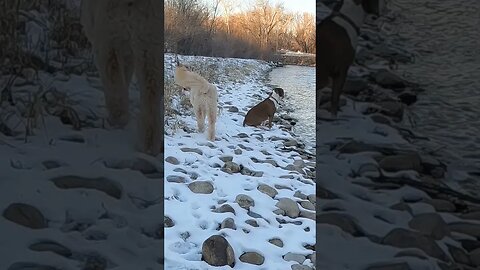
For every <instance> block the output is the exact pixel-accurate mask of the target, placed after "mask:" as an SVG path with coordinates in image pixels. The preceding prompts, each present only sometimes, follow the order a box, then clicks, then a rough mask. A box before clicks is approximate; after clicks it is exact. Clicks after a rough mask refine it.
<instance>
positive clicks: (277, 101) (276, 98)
mask: <svg viewBox="0 0 480 270" xmlns="http://www.w3.org/2000/svg"><path fill="white" fill-rule="evenodd" d="M268 99H270V100H271V101H273V104H274V105H275V108H276V109H278V108H279V106H280V101H281V97H280V95H278V94H277V92H275V91H273V93H272V95H271V96H270V97H269V98H268Z"/></svg>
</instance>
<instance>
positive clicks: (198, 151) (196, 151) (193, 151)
mask: <svg viewBox="0 0 480 270" xmlns="http://www.w3.org/2000/svg"><path fill="white" fill-rule="evenodd" d="M180 150H181V151H182V152H186V153H197V154H199V155H203V152H202V150H200V149H198V148H189V147H183V148H180Z"/></svg>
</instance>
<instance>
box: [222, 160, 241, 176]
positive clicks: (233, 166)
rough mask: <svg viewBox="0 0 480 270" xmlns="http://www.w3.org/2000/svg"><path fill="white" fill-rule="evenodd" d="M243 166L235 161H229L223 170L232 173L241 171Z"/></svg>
mask: <svg viewBox="0 0 480 270" xmlns="http://www.w3.org/2000/svg"><path fill="white" fill-rule="evenodd" d="M240 170H241V168H240V165H238V164H237V163H235V162H233V161H227V162H225V164H224V165H223V167H222V171H224V172H226V173H229V174H232V173H238V172H240Z"/></svg>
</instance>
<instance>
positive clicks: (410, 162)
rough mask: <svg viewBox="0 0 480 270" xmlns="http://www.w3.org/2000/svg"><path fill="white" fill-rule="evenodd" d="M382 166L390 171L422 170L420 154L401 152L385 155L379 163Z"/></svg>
mask: <svg viewBox="0 0 480 270" xmlns="http://www.w3.org/2000/svg"><path fill="white" fill-rule="evenodd" d="M378 165H379V166H380V168H382V169H383V170H385V171H388V172H398V171H404V170H414V171H417V172H421V171H422V165H421V162H420V156H418V155H417V154H399V155H393V156H386V157H384V158H383V159H382V160H381V161H380V162H379V164H378Z"/></svg>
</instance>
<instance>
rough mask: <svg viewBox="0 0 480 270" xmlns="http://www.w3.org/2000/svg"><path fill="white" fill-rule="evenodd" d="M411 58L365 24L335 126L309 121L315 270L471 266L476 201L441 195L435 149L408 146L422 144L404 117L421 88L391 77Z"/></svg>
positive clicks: (479, 222)
mask: <svg viewBox="0 0 480 270" xmlns="http://www.w3.org/2000/svg"><path fill="white" fill-rule="evenodd" d="M323 14H327V12H323V13H321V16H322V15H323ZM317 16H318V15H317ZM321 16H320V17H321ZM320 19H321V18H320ZM413 59H414V54H413V52H408V51H405V50H404V49H402V46H401V44H389V43H388V41H387V40H386V39H385V37H383V36H382V34H379V29H377V28H376V27H375V26H374V25H372V26H368V25H366V26H365V27H364V28H362V35H361V38H360V40H359V49H358V53H357V60H356V64H355V65H354V66H353V67H352V68H351V71H350V74H349V75H350V76H349V81H348V82H347V84H346V86H345V92H344V93H345V94H346V95H344V96H343V97H342V101H341V104H342V108H341V110H342V112H341V113H339V117H338V120H335V121H331V120H330V119H328V116H329V113H328V112H326V111H325V110H323V111H321V112H320V113H319V115H318V117H320V125H319V126H318V127H317V132H318V136H317V145H318V148H317V153H318V155H317V175H318V180H317V219H316V222H317V239H318V240H317V250H316V251H317V267H318V268H319V269H370V270H372V269H474V268H475V267H478V266H479V265H480V262H479V261H478V257H479V256H478V254H480V249H479V248H480V246H479V245H478V243H479V242H478V239H479V237H480V234H479V233H480V199H479V198H477V197H473V196H470V195H468V194H466V193H463V192H459V191H458V190H456V189H455V188H454V187H453V188H452V187H450V186H449V185H448V184H449V183H448V181H446V180H445V178H446V176H447V175H448V171H447V166H446V165H445V164H444V162H442V161H441V160H440V158H439V157H438V156H437V155H436V154H437V153H436V151H437V150H438V149H434V148H433V149H432V148H422V147H420V146H419V145H418V144H417V143H416V142H418V141H419V140H421V141H423V140H429V138H426V137H424V136H422V135H421V134H418V133H417V132H416V131H415V129H414V128H412V125H411V124H410V123H411V122H410V120H411V119H412V118H411V117H409V116H410V106H411V105H412V104H414V103H415V102H416V100H417V98H418V95H419V94H420V93H422V91H423V89H421V87H420V86H419V85H418V84H416V83H412V82H408V81H406V80H405V79H404V78H402V76H401V74H397V73H396V66H397V65H400V64H402V63H409V62H410V61H412V60H413ZM328 99H329V93H327V91H324V94H323V95H322V97H321V103H322V104H324V105H323V106H325V108H328V106H329V104H328ZM332 247H333V248H332Z"/></svg>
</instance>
